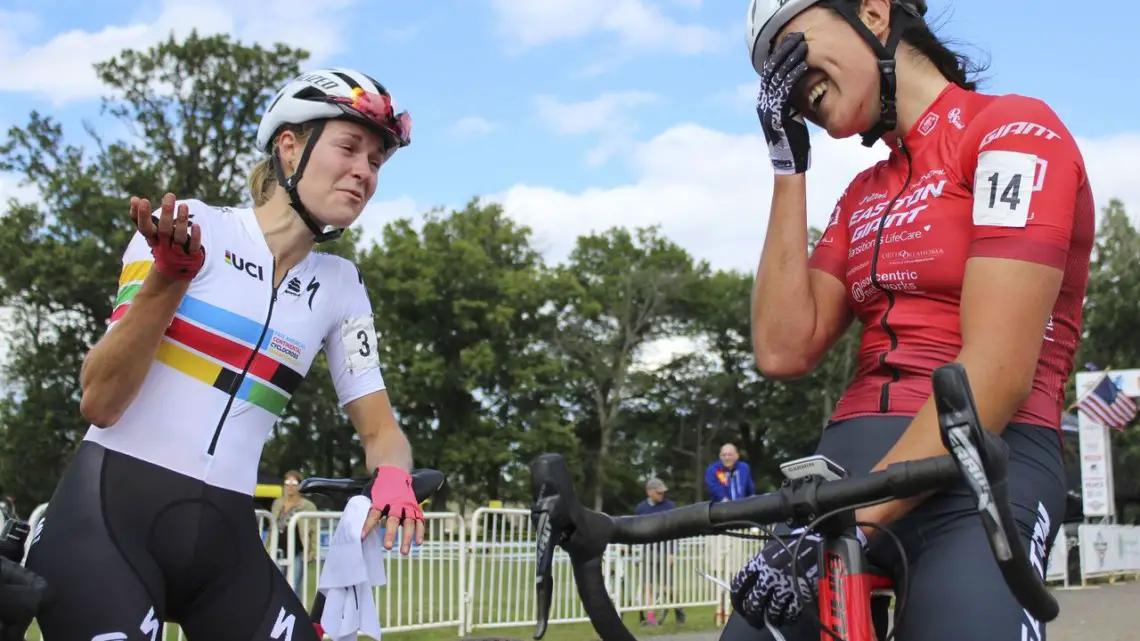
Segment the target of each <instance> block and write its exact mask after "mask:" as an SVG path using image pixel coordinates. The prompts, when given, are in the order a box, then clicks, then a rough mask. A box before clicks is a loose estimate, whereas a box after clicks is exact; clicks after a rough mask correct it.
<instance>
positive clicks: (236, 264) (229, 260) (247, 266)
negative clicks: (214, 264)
mask: <svg viewBox="0 0 1140 641" xmlns="http://www.w3.org/2000/svg"><path fill="white" fill-rule="evenodd" d="M226 264H227V265H229V266H231V267H233V268H234V269H236V270H238V271H241V272H245V273H246V274H249V275H250V276H252V277H254V278H256V279H257V280H261V281H263V280H265V270H263V269H262V268H261V265H255V264H254V263H251V262H249V261H248V260H244V259H242V258H240V257H239V256H238V255H237V254H235V253H233V252H232V251H230V250H228V249H227V250H226Z"/></svg>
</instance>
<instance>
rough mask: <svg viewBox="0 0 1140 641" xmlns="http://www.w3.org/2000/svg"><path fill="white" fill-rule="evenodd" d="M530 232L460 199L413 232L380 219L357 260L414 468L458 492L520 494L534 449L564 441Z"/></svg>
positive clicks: (543, 287)
mask: <svg viewBox="0 0 1140 641" xmlns="http://www.w3.org/2000/svg"><path fill="white" fill-rule="evenodd" d="M530 234H531V232H530V230H529V229H527V228H526V227H523V226H520V225H518V224H517V223H515V222H513V221H511V220H510V219H509V218H507V217H506V216H504V215H503V212H502V209H501V207H499V206H498V205H488V206H485V207H484V206H479V205H478V204H477V203H475V202H471V203H469V204H468V205H467V207H466V208H465V209H463V210H460V211H454V212H450V213H447V214H444V213H443V212H440V211H435V212H431V213H429V214H428V215H427V219H426V221H425V223H424V225H423V228H422V230H419V231H417V230H416V229H415V228H414V227H413V225H412V222H411V221H410V220H407V219H403V220H398V221H395V222H393V223H391V224H389V225H387V226H386V227H385V229H384V233H383V242H382V243H380V244H377V245H374V246H373V247H371V248H370V249H369V250H368V251H367V252H366V253H365V255H364V256H363V257H362V260H361V263H360V267H361V270H362V273H363V274H364V279H365V283H366V284H367V285H368V290H369V292H370V295H371V296H372V301H373V307H374V311H375V314H376V327H377V333H378V336H379V338H380V343H381V348H380V352H381V362H382V363H383V364H384V366H385V377H386V379H387V380H388V382H389V393H390V395H391V398H392V401H393V405H394V407H395V408H396V410H397V413H398V414H399V417H400V420H401V422H402V424H403V426H404V428H405V430H407V432H408V434H409V435H410V438H411V439H412V442H413V445H414V447H415V456H416V462H417V465H422V466H432V467H436V468H437V469H440V470H443V471H445V472H446V473H447V475H448V481H449V484H448V486H447V488H449V489H450V490H451V491H453V492H454V493H455V494H456V495H457V498H459V499H465V500H482V499H503V500H521V499H523V498H525V496H526V494H527V493H529V491H530V488H529V484H528V478H527V475H526V473H525V470H524V469H523V466H525V464H526V463H527V462H529V460H530V458H531V457H533V455H535V454H537V453H539V452H540V451H543V450H544V449H547V448H552V449H557V450H559V451H567V452H569V451H573V450H574V449H575V445H574V438H573V434H572V432H571V431H570V430H569V428H568V426H567V423H566V420H565V418H564V417H563V416H562V412H561V409H560V408H559V407H558V405H557V398H556V397H553V396H552V395H551V394H550V392H551V390H552V389H557V387H558V375H559V371H558V368H557V363H556V362H555V361H554V360H553V359H552V358H551V356H550V353H549V350H548V349H546V348H545V346H544V341H543V335H544V334H546V333H549V327H550V326H551V323H552V317H551V315H550V313H549V311H548V310H546V309H544V307H545V306H546V303H547V300H548V298H549V296H548V289H549V278H548V277H547V275H546V272H545V269H544V268H543V265H542V259H541V257H540V256H539V254H538V252H536V251H535V250H534V249H533V248H532V247H531V246H530ZM447 498H448V497H447V495H446V494H443V495H441V496H439V497H437V499H438V501H439V502H443V501H446V499H447Z"/></svg>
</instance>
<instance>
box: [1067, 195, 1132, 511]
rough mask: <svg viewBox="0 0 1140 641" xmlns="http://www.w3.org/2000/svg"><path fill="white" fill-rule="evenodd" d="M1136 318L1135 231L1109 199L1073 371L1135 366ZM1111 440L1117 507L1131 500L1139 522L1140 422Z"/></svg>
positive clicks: (1072, 391)
mask: <svg viewBox="0 0 1140 641" xmlns="http://www.w3.org/2000/svg"><path fill="white" fill-rule="evenodd" d="M1138 319H1140V230H1137V229H1136V227H1135V225H1133V224H1132V221H1131V220H1130V219H1129V217H1128V214H1127V212H1126V211H1125V210H1124V203H1122V202H1121V201H1119V200H1116V199H1113V200H1110V201H1109V203H1108V205H1107V206H1106V207H1105V208H1104V210H1103V217H1102V219H1101V223H1100V228H1099V229H1098V230H1097V234H1096V244H1095V245H1094V246H1093V256H1092V261H1091V264H1090V265H1089V283H1088V291H1087V294H1086V301H1085V306H1084V315H1083V319H1082V338H1081V346H1080V350H1079V352H1078V354H1077V358H1076V360H1075V364H1076V367H1075V368H1074V370H1082V369H1084V364H1085V363H1090V362H1091V363H1095V364H1097V365H1098V366H1100V367H1114V368H1117V369H1132V368H1137V367H1140V334H1138V333H1137V331H1136V327H1137V321H1138ZM1075 381H1076V376H1075V375H1074V376H1073V377H1071V379H1070V381H1069V386H1068V392H1069V393H1068V399H1069V400H1070V401H1073V400H1075V396H1076V390H1075ZM1111 442H1112V451H1113V481H1114V484H1115V490H1116V498H1117V507H1118V508H1124V506H1125V505H1126V504H1131V505H1132V508H1131V510H1129V511H1128V516H1129V517H1130V518H1132V519H1136V520H1140V509H1138V508H1140V425H1137V424H1136V423H1135V422H1134V423H1133V424H1132V425H1131V426H1129V427H1128V428H1126V429H1125V430H1123V431H1119V432H1116V431H1114V432H1113V433H1112V435H1111ZM1122 511H1123V509H1122Z"/></svg>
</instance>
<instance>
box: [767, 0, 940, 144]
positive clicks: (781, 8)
mask: <svg viewBox="0 0 1140 641" xmlns="http://www.w3.org/2000/svg"><path fill="white" fill-rule="evenodd" d="M817 4H823V5H826V6H827V7H828V8H830V9H833V10H835V12H836V13H838V14H839V15H840V16H842V17H843V18H844V19H845V20H847V22H848V23H849V24H850V25H851V27H852V28H854V29H855V31H856V32H857V33H858V34H859V35H860V36H862V37H863V39H864V40H866V41H867V44H868V45H870V46H871V50H872V51H874V52H875V56H876V57H877V58H878V59H879V78H880V83H879V100H880V116H879V121H878V122H877V123H876V124H875V126H874V127H872V128H871V129H870V130H869V131H866V132H864V133H863V144H864V145H866V146H867V147H870V146H872V145H874V144H875V141H876V140H878V139H879V138H880V137H882V135H883V134H885V133H886V132H888V131H890V130H891V129H894V128H895V125H896V124H897V123H898V114H897V111H896V106H895V85H896V79H895V48H896V47H898V44H899V40H901V39H902V34H903V32H904V31H906V30H907V29H908V28H910V27H912V26H914V25H915V24H921V23H922V16H923V15H924V14H925V13H926V0H891V30H890V33H889V34H888V35H887V43H886V45H885V46H884V45H883V43H881V42H879V39H878V38H876V37H875V34H873V33H871V30H870V29H868V28H867V26H866V25H864V24H863V21H862V20H860V19H859V12H858V7H857V3H853V2H851V1H850V0H752V2H751V4H750V5H749V6H748V33H747V38H748V55H749V56H751V58H752V68H753V69H754V70H755V71H756V73H762V72H763V70H764V63H765V61H767V60H768V56H769V55H770V54H771V53H772V49H774V48H775V44H776V42H775V40H776V34H778V33H779V32H780V30H781V29H783V28H784V26H786V25H787V24H788V23H789V22H791V20H792V18H795V17H796V16H797V15H799V14H800V13H802V12H803V11H805V10H807V9H809V8H811V7H812V6H814V5H817Z"/></svg>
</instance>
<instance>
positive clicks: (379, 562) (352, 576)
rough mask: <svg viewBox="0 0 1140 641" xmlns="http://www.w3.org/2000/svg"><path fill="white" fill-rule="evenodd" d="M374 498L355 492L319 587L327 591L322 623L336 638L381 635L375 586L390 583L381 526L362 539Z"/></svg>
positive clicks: (335, 534) (318, 588) (330, 550)
mask: <svg viewBox="0 0 1140 641" xmlns="http://www.w3.org/2000/svg"><path fill="white" fill-rule="evenodd" d="M371 507H372V501H371V500H370V499H369V498H368V497H366V496H354V497H352V499H351V500H349V502H348V505H347V506H345V508H344V514H342V515H341V517H340V523H338V524H337V526H336V532H334V533H333V537H332V541H330V542H329V550H328V552H327V553H326V554H325V565H324V569H323V570H322V571H321V578H320V581H319V582H318V583H317V591H319V592H320V593H322V594H324V595H325V611H324V613H323V614H322V615H321V627H323V628H324V629H325V633H326V634H328V635H329V636H330V637H332V638H333V641H346V640H349V639H351V640H352V641H356V634H357V632H362V633H364V634H367V635H368V636H370V637H372V638H373V639H380V616H379V615H378V614H377V613H376V604H375V603H374V602H373V600H372V588H374V587H377V586H381V585H384V584H385V583H387V577H386V576H385V574H384V545H383V539H382V538H381V536H382V534H381V532H382V530H381V528H379V527H376V528H374V529H373V530H372V532H371V533H370V534H369V535H368V538H366V539H364V540H363V541H362V540H360V533H361V532H363V531H364V520H365V519H366V518H367V517H368V510H369V508H371Z"/></svg>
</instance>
